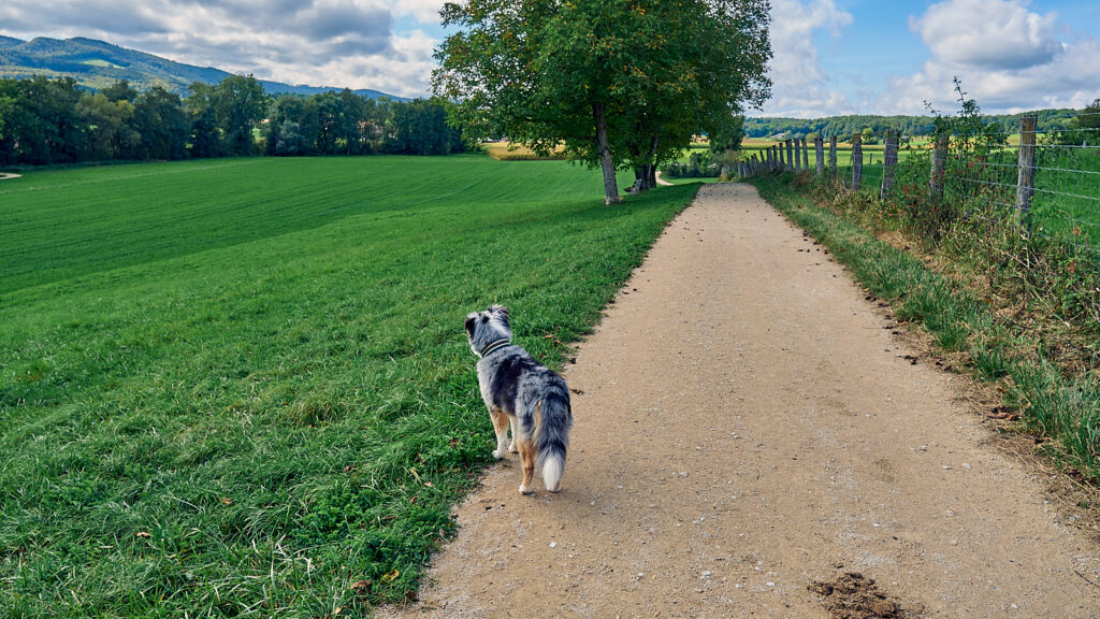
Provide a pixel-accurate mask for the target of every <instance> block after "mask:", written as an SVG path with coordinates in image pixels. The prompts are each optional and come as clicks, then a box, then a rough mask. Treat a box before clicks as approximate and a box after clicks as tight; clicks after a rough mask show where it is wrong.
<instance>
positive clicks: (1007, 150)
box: [747, 113, 1100, 256]
mask: <svg viewBox="0 0 1100 619" xmlns="http://www.w3.org/2000/svg"><path fill="white" fill-rule="evenodd" d="M979 120H980V123H978V125H980V126H982V127H984V128H985V129H984V131H985V133H980V134H978V135H972V136H958V135H956V136H953V137H952V138H951V139H950V142H949V148H948V150H947V153H946V161H945V162H944V178H943V188H942V191H943V194H942V198H940V199H941V200H943V201H945V203H946V204H950V205H952V206H954V207H956V208H958V209H959V210H960V211H961V213H962V215H963V216H964V217H968V218H986V219H991V218H998V219H1002V220H1003V219H1015V220H1016V221H1018V222H1019V224H1020V225H1021V226H1023V227H1025V228H1026V229H1027V230H1029V231H1030V232H1031V233H1033V234H1040V235H1048V236H1052V235H1056V236H1058V237H1059V238H1063V239H1066V240H1067V241H1069V242H1071V243H1073V244H1074V245H1076V246H1078V247H1080V248H1084V249H1088V250H1089V251H1090V252H1093V253H1095V254H1097V255H1098V256H1100V113H1078V114H1066V115H1062V116H1045V117H1044V118H1043V126H1041V127H1038V128H1037V129H1035V130H1034V131H1033V135H1032V136H1028V135H1025V134H1024V133H1022V132H1021V129H1020V128H1014V129H1011V130H1008V129H1007V128H1005V127H1001V126H998V122H999V121H998V120H997V119H996V118H994V117H983V118H980V119H979ZM1021 126H1022V123H1021ZM839 137H840V142H841V147H840V149H839V150H838V153H837V162H838V165H837V166H836V167H835V168H834V167H830V166H829V165H828V157H829V154H828V142H829V138H828V137H826V138H825V143H826V146H825V159H826V165H825V172H824V174H825V177H826V178H830V179H833V180H835V182H836V183H837V184H838V185H840V186H843V187H848V188H850V189H856V187H855V182H854V181H855V179H854V178H853V172H854V170H853V168H854V167H855V166H854V165H853V164H854V161H853V160H854V159H855V158H856V157H857V155H856V154H855V153H853V149H852V146H851V142H850V140H851V136H839ZM1029 137H1030V138H1031V139H1029ZM1032 144H1033V146H1030V145H1032ZM779 148H782V149H784V158H785V155H786V152H785V148H786V146H785V143H781V144H780V145H779ZM1021 150H1023V151H1024V156H1023V157H1021ZM862 151H863V152H862V154H861V155H860V156H859V157H860V160H861V162H862V173H861V178H860V179H859V187H858V190H859V191H861V192H863V193H866V194H868V195H873V196H878V195H879V194H880V191H881V189H882V179H883V176H884V175H885V171H884V165H883V163H884V158H885V153H884V152H883V150H882V146H881V145H877V144H864V145H863V146H862ZM932 151H933V141H932V140H929V139H924V138H920V137H914V138H909V139H908V140H906V144H904V145H903V146H902V151H901V162H900V163H899V164H898V165H899V167H908V168H910V170H912V167H913V166H923V169H922V170H921V173H923V174H924V179H925V182H926V183H927V182H928V181H930V180H931V178H930V177H931V174H932V170H931V165H930V160H931V158H932V156H933V155H932ZM809 157H810V162H809V167H808V169H807V168H805V167H802V169H803V170H804V171H808V172H809V173H814V171H815V169H816V153H815V152H814V149H813V147H812V142H811V146H810V153H809ZM761 161H766V159H765V158H764V157H763V156H762V157H761ZM784 163H786V164H787V165H779V163H778V161H777V162H776V165H775V166H772V167H769V166H767V165H764V164H763V163H761V164H760V165H758V166H756V167H754V168H751V169H748V170H747V175H752V174H757V173H762V172H768V171H775V170H777V169H786V170H787V171H793V169H794V166H793V165H790V162H789V161H785V162H784ZM1021 170H1023V172H1024V173H1023V174H1021ZM925 186H926V187H927V185H925ZM895 191H897V189H896V188H895Z"/></svg>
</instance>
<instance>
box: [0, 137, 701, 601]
mask: <svg viewBox="0 0 1100 619" xmlns="http://www.w3.org/2000/svg"><path fill="white" fill-rule="evenodd" d="M600 187H601V185H600V181H599V176H598V172H593V171H588V170H585V169H583V168H579V167H575V166H571V165H569V164H567V163H564V162H556V161H550V162H498V161H493V160H491V159H489V158H488V157H478V156H458V157H449V158H401V157H365V158H327V159H320V158H318V159H239V160H221V161H195V162H183V163H170V164H169V163H166V164H146V165H124V166H111V167H102V168H85V169H77V170H68V171H54V172H46V171H43V172H30V173H28V174H26V176H24V177H23V178H21V179H16V180H9V181H3V182H2V183H0V609H4V611H5V613H4V616H5V617H8V616H10V617H13V618H16V617H51V618H52V617H185V616H190V617H207V616H214V617H244V616H256V617H323V616H335V615H336V614H337V612H339V616H353V617H354V616H366V615H369V614H370V605H371V604H373V603H376V602H379V601H384V600H400V599H404V598H405V597H406V596H407V595H410V594H411V593H412V592H414V591H415V589H416V587H417V583H418V580H419V577H420V573H421V572H420V570H421V568H422V566H423V563H424V561H425V560H426V558H427V556H428V554H429V553H430V552H431V550H432V549H433V548H434V547H435V546H436V545H437V544H438V543H439V541H440V540H442V539H444V538H447V537H449V536H450V535H451V534H452V533H453V527H452V523H451V521H450V515H449V514H450V512H449V510H450V506H451V505H452V504H453V503H454V502H455V501H457V500H458V499H459V498H460V497H461V496H462V495H463V494H464V493H465V492H466V491H467V490H468V489H470V488H471V487H472V485H474V484H475V483H476V478H477V473H478V471H479V470H480V467H481V466H483V465H484V464H485V463H486V461H487V460H488V459H489V457H490V454H489V452H490V450H491V442H492V441H491V438H490V435H491V429H490V424H489V421H488V416H487V415H486V414H485V412H484V410H483V405H482V403H481V402H480V397H479V395H478V393H477V386H476V376H475V374H474V369H473V365H474V361H475V358H474V357H473V355H472V354H471V353H470V351H469V349H468V347H467V346H466V344H465V338H464V334H463V332H462V326H461V325H462V320H463V318H464V316H465V314H466V313H467V312H469V311H471V310H474V309H479V308H482V307H484V306H485V305H487V304H489V303H492V302H500V303H504V304H507V305H510V306H511V307H512V309H513V317H514V318H513V319H514V326H515V328H516V332H517V341H518V343H520V344H522V345H524V346H525V347H527V348H528V350H530V351H531V352H532V353H533V354H535V355H536V356H537V357H539V358H541V359H543V360H544V361H546V362H547V363H549V364H550V365H552V366H560V365H561V363H563V362H564V360H565V359H566V358H567V355H568V354H569V348H568V346H567V344H568V343H569V342H573V341H576V340H577V339H578V338H580V337H582V336H583V335H584V334H586V333H588V332H590V330H591V328H592V325H593V324H594V323H595V322H596V321H598V319H599V316H600V311H601V308H602V307H603V306H604V305H605V304H606V302H607V301H608V300H609V299H610V298H611V297H612V295H613V294H614V292H615V291H616V290H617V289H618V287H619V286H620V285H621V283H622V282H623V281H625V278H626V277H627V276H628V275H629V273H630V271H631V270H632V268H633V267H634V266H636V265H637V264H639V263H640V261H641V259H642V258H643V256H644V254H645V253H646V251H647V250H648V248H649V247H650V245H651V243H652V242H653V241H654V239H655V238H656V237H657V235H658V234H659V233H660V231H661V230H662V229H663V227H664V225H665V224H666V222H668V221H669V220H670V219H671V218H672V217H673V216H674V215H675V214H676V213H677V212H679V211H680V210H681V209H682V208H683V207H684V206H685V205H686V204H687V202H688V201H689V200H690V199H691V197H692V196H693V195H694V193H695V190H696V187H695V186H685V187H675V188H664V189H658V190H655V191H653V192H649V193H648V194H646V195H644V196H642V197H640V198H632V199H628V200H627V201H626V203H625V204H623V205H621V206H616V207H605V206H603V204H602V201H601V200H600V197H601V195H600ZM577 414H578V416H580V417H583V416H584V415H585V414H588V413H587V412H586V411H585V410H584V409H583V407H581V408H580V409H579V410H578V411H577ZM356 583H358V585H356ZM353 585H356V586H353ZM336 609H341V610H340V611H337V610H336Z"/></svg>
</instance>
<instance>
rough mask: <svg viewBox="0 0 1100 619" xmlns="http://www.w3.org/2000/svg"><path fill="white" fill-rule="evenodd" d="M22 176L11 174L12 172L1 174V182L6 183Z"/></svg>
mask: <svg viewBox="0 0 1100 619" xmlns="http://www.w3.org/2000/svg"><path fill="white" fill-rule="evenodd" d="M22 177H23V175H22V174H11V173H10V172H0V181H6V180H8V179H9V178H22Z"/></svg>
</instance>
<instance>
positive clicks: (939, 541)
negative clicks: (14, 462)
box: [379, 184, 1100, 619]
mask: <svg viewBox="0 0 1100 619" xmlns="http://www.w3.org/2000/svg"><path fill="white" fill-rule="evenodd" d="M513 322H514V325H515V327H516V328H517V330H518V331H519V332H521V333H522V332H523V316H518V315H517V316H515V317H514V318H513ZM887 326H888V321H887V320H886V319H885V318H883V317H881V316H880V315H878V314H876V313H875V311H874V308H873V307H872V305H871V303H869V302H867V301H865V300H864V293H862V292H861V291H860V290H859V288H858V287H857V286H855V285H853V283H852V281H851V280H850V278H849V276H848V275H847V274H846V272H845V271H844V270H843V269H842V268H841V267H840V266H838V265H837V264H836V263H835V262H833V261H831V259H830V258H829V256H828V255H827V254H826V253H825V252H824V251H823V250H821V249H820V248H819V247H818V246H815V245H814V244H813V243H812V242H810V241H808V240H806V239H805V238H803V235H802V233H801V231H800V230H798V229H796V228H795V227H794V226H792V225H791V224H790V223H788V222H787V221H786V220H785V219H783V218H782V217H781V216H780V215H779V214H778V213H776V212H775V211H774V210H773V209H772V208H771V207H770V206H769V205H767V204H766V203H765V202H763V201H762V200H761V199H760V198H759V197H758V196H757V195H756V193H755V190H753V189H752V188H751V187H748V186H744V185H732V184H723V185H709V186H706V187H704V188H702V190H701V192H700V194H699V197H698V198H697V200H696V202H695V204H694V205H693V206H692V207H691V208H689V209H688V210H686V211H685V212H684V213H683V215H681V216H680V217H679V218H678V219H677V220H676V221H675V222H674V223H673V224H672V225H671V226H670V227H669V229H668V230H667V231H666V232H665V234H664V235H663V236H662V238H661V239H660V240H659V241H658V243H657V245H656V246H655V247H654V249H653V251H652V252H651V254H650V255H649V258H648V259H647V261H646V263H645V264H644V265H643V266H642V267H641V268H640V269H639V270H638V271H637V272H636V273H635V275H634V277H633V279H632V280H631V282H630V283H629V284H628V285H627V286H626V288H625V289H624V290H623V291H622V293H621V295H620V297H619V298H618V300H617V302H616V303H615V304H614V305H612V306H611V307H610V309H609V311H608V312H607V317H606V319H605V320H604V322H603V324H602V325H601V327H600V328H599V329H598V331H597V333H596V334H595V335H593V336H592V337H591V338H589V339H588V340H587V341H586V342H584V343H583V344H582V345H581V346H580V349H579V352H578V355H577V364H576V365H575V366H570V368H569V370H568V374H567V376H566V378H567V380H568V381H569V384H570V387H571V388H573V389H575V390H579V391H581V392H583V393H582V394H578V395H576V396H574V410H575V414H576V426H575V429H574V433H573V444H572V450H571V452H570V459H569V464H568V466H567V468H566V472H565V477H564V480H563V488H564V490H563V492H562V493H560V494H557V495H551V494H549V493H547V492H545V491H543V490H542V488H541V485H538V484H536V489H537V490H539V492H538V494H537V495H536V496H535V497H521V496H519V495H518V494H517V492H516V485H517V484H518V481H519V475H520V473H519V470H518V463H517V461H516V457H515V456H510V458H509V459H508V460H507V461H506V462H505V463H504V464H502V465H497V466H495V467H494V468H492V469H491V470H490V472H489V473H488V475H487V476H486V477H485V479H484V483H483V487H482V488H481V489H480V490H479V491H478V492H476V493H475V494H473V495H471V496H470V497H469V499H468V500H467V501H466V502H465V503H464V504H463V505H461V506H460V507H459V508H458V521H459V524H460V526H461V531H460V533H459V535H458V537H457V539H456V540H454V541H453V542H452V543H450V544H448V545H447V547H446V548H445V549H444V550H443V551H442V552H440V553H439V554H438V555H437V556H436V558H435V559H434V562H433V566H432V569H431V571H430V573H429V578H428V579H427V580H428V583H427V584H426V585H425V587H424V588H423V589H422V591H421V592H420V600H421V602H420V604H418V605H416V606H411V607H406V608H384V609H379V616H381V617H393V616H403V617H424V616H427V617H448V618H452V617H525V618H533V617H540V618H547V617H567V616H569V617H572V616H576V617H608V618H612V617H623V618H627V617H714V618H717V617H777V618H780V617H782V618H800V619H813V618H823V619H824V618H827V617H831V616H843V615H839V614H837V615H831V614H830V612H829V610H828V609H827V607H826V603H827V602H828V601H829V600H832V598H829V600H827V599H825V598H824V597H823V595H821V594H819V593H815V592H812V591H810V590H809V587H810V586H811V585H812V584H813V583H814V582H818V581H832V580H834V579H836V578H838V577H839V576H841V575H842V574H843V573H846V572H852V573H856V572H858V573H859V574H861V575H862V576H863V577H864V579H863V580H862V581H860V580H859V579H854V580H855V581H858V582H864V583H865V582H866V580H867V579H874V580H875V581H876V586H877V591H878V592H880V593H881V595H879V596H878V598H877V599H878V600H879V601H880V602H881V601H882V600H883V599H888V600H890V604H894V606H891V605H890V604H887V605H886V606H882V605H881V604H880V605H879V610H878V611H877V612H878V613H879V614H871V615H865V616H867V617H918V616H924V617H976V618H981V617H1013V618H1021V619H1023V618H1029V619H1038V618H1050V619H1096V618H1097V617H1100V588H1097V587H1096V586H1094V585H1091V584H1090V583H1089V582H1088V581H1087V580H1086V578H1087V579H1091V580H1092V581H1094V582H1100V558H1098V557H1100V554H1098V552H1097V549H1096V548H1095V547H1093V546H1092V545H1091V544H1090V542H1088V541H1087V540H1086V538H1085V536H1084V535H1082V534H1081V533H1080V532H1079V531H1077V530H1076V529H1075V528H1073V527H1072V526H1067V525H1066V524H1065V517H1064V516H1063V515H1061V514H1060V513H1059V512H1058V510H1057V509H1056V507H1055V506H1054V505H1051V504H1049V503H1048V502H1047V501H1046V500H1045V499H1044V490H1043V488H1042V486H1041V484H1040V483H1039V481H1038V480H1037V479H1035V478H1033V477H1032V476H1031V475H1030V474H1029V473H1028V470H1027V469H1025V468H1024V466H1023V465H1021V464H1020V463H1019V462H1017V461H1016V460H1014V459H1012V458H1010V457H1008V456H1005V455H1002V453H1001V451H1000V450H998V449H997V448H995V447H993V446H991V445H989V444H988V443H989V441H990V440H991V438H990V433H989V432H988V431H987V430H986V429H983V428H982V427H981V425H980V421H979V418H978V416H977V415H974V414H972V413H971V412H968V411H967V410H966V408H965V407H964V406H963V405H962V404H960V403H959V398H958V395H957V394H958V391H957V389H959V388H961V386H960V385H956V384H955V383H956V381H960V382H961V380H962V379H959V378H956V377H953V376H951V375H947V374H943V373H940V372H938V371H936V370H935V369H933V368H931V367H927V366H925V365H920V364H917V365H914V364H912V363H910V362H909V361H907V360H906V359H905V358H904V357H905V356H906V355H907V354H909V351H907V350H906V349H905V348H904V347H903V345H902V344H900V343H899V342H898V341H897V340H896V339H894V337H893V336H892V335H891V334H890V331H889V330H888V329H887V328H885V327H887ZM470 367H471V373H470V380H471V381H474V375H473V360H472V359H471V362H470ZM485 423H486V424H489V418H488V415H486V418H485ZM485 449H486V450H489V449H492V446H491V445H489V444H486V445H485ZM540 483H541V482H540ZM851 580H853V579H851V578H850V579H849V581H851ZM815 588H816V589H817V590H818V591H827V589H828V588H822V587H820V586H819V587H815ZM834 602H835V600H834ZM890 609H893V610H890ZM890 613H893V614H890ZM851 616H860V615H851Z"/></svg>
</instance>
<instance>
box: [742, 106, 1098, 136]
mask: <svg viewBox="0 0 1100 619" xmlns="http://www.w3.org/2000/svg"><path fill="white" fill-rule="evenodd" d="M1076 112H1077V110H1067V109H1049V110H1037V111H1034V112H1026V113H1027V114H1034V115H1037V116H1038V117H1039V125H1038V126H1039V131H1041V132H1057V131H1062V130H1066V129H1071V128H1072V127H1073V125H1072V123H1071V121H1069V120H1068V119H1069V118H1071V117H1072V116H1073V115H1074V114H1075V113H1076ZM1021 115H1022V114H1001V115H996V116H990V117H989V118H990V119H991V120H993V121H995V122H996V123H997V125H998V126H999V127H1000V129H1001V131H1003V132H1004V133H1006V134H1011V133H1013V132H1014V131H1016V130H1017V129H1018V128H1019V126H1020V116H1021ZM867 127H870V128H871V129H872V130H873V131H874V132H875V134H876V135H883V134H885V133H886V131H887V130H888V129H896V130H898V131H899V132H900V135H901V136H902V137H903V138H906V137H909V138H911V137H914V136H931V135H933V134H934V133H935V131H936V126H935V119H934V118H933V117H932V116H865V115H861V116H828V117H825V118H812V119H805V118H775V117H756V118H746V119H745V134H746V135H747V136H749V137H752V138H764V137H771V136H773V135H776V134H779V133H788V134H790V136H791V137H793V136H794V135H796V134H803V135H806V136H808V137H809V136H813V134H818V135H822V136H825V137H826V138H829V137H832V136H834V135H835V136H838V137H840V138H841V139H848V138H849V137H851V136H852V135H855V134H856V133H860V132H861V131H863V129H864V128H867Z"/></svg>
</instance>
